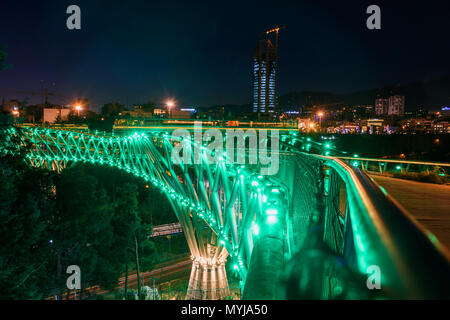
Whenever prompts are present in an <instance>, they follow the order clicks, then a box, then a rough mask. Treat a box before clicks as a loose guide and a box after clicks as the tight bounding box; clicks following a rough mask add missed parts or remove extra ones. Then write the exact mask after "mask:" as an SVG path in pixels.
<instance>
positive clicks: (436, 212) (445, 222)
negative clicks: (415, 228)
mask: <svg viewBox="0 0 450 320" xmlns="http://www.w3.org/2000/svg"><path fill="white" fill-rule="evenodd" d="M370 176H371V177H372V178H373V179H374V180H375V182H377V183H378V184H379V185H380V186H382V187H383V188H384V189H385V190H386V192H387V193H389V194H390V195H391V196H392V197H393V198H394V199H395V200H397V201H398V202H399V203H400V204H401V205H402V206H403V207H404V208H405V209H406V210H408V211H409V213H410V214H411V215H412V216H413V217H414V218H415V219H416V220H417V221H418V222H419V223H421V224H422V225H423V226H424V227H425V228H427V229H428V230H429V231H431V232H432V233H433V234H434V235H435V236H436V237H437V238H438V239H439V241H441V243H442V244H443V245H444V246H446V247H447V249H450V186H449V185H439V184H433V183H423V182H416V181H410V180H404V179H396V178H389V177H385V176H379V175H370Z"/></svg>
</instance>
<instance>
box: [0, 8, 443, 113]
mask: <svg viewBox="0 0 450 320" xmlns="http://www.w3.org/2000/svg"><path fill="white" fill-rule="evenodd" d="M71 4H77V5H78V6H80V8H81V16H82V18H81V28H82V29H81V30H68V29H67V28H66V19H67V17H68V16H69V15H68V14H66V8H67V7H68V6H69V5H71ZM370 4H377V5H379V6H380V7H381V15H382V19H381V20H382V22H381V23H382V29H381V30H374V31H371V30H368V29H367V28H366V19H367V17H368V15H367V14H366V8H367V6H368V5H370ZM449 16H450V4H449V1H448V0H443V1H434V0H428V1H417V2H416V1H399V0H396V1H392V0H391V1H376V0H372V1H343V0H341V1H321V0H315V1H300V0H295V1H289V2H282V1H272V4H271V3H270V2H267V3H264V2H262V1H251V2H250V1H238V2H233V1H208V2H203V3H199V2H195V1H178V2H174V1H153V0H146V1H134V0H128V1H93V0H90V1H77V0H71V1H61V0H58V1H20V0H16V1H9V0H6V1H5V0H2V2H1V4H0V46H5V47H6V51H7V53H8V58H7V62H8V63H9V64H10V65H11V66H10V68H9V69H7V70H4V71H2V72H0V99H2V98H5V99H12V98H19V99H22V98H23V97H24V94H19V93H17V91H35V92H39V91H40V90H41V86H42V84H41V81H43V85H44V87H47V88H49V90H50V91H53V92H57V93H60V94H63V95H65V96H66V97H67V98H66V99H61V98H58V99H50V101H52V102H57V103H67V104H68V103H71V101H72V100H73V98H75V97H83V96H84V97H87V98H89V100H90V101H91V102H92V104H93V106H94V108H96V109H98V106H100V105H102V104H104V103H106V102H110V101H119V102H121V103H124V104H125V103H127V102H128V104H129V105H131V104H134V103H142V102H144V101H147V100H154V101H157V102H160V101H164V100H165V99H166V98H168V97H172V98H175V99H176V100H177V102H178V103H179V104H180V105H181V104H182V105H189V106H190V105H196V106H208V105H217V104H234V103H235V104H241V103H248V102H250V101H251V70H252V54H253V50H254V48H255V45H256V41H257V37H258V34H260V33H262V32H264V31H265V30H267V29H269V28H271V27H273V26H274V25H275V24H279V25H285V26H286V29H283V30H281V31H280V48H279V89H280V94H283V93H287V92H289V91H302V90H320V91H332V92H337V93H344V92H352V91H357V90H362V89H369V88H373V87H377V86H381V85H383V84H395V83H399V82H401V83H404V82H409V81H416V80H418V81H422V80H428V79H431V78H433V77H436V76H440V75H444V74H448V73H449V72H450V19H449ZM28 97H29V98H31V101H30V102H35V103H39V102H40V101H41V97H40V96H39V95H28Z"/></svg>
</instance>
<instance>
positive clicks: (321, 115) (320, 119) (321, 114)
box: [317, 111, 324, 128]
mask: <svg viewBox="0 0 450 320" xmlns="http://www.w3.org/2000/svg"><path fill="white" fill-rule="evenodd" d="M317 116H318V117H319V126H320V128H322V117H323V116H324V113H323V112H322V111H319V112H317Z"/></svg>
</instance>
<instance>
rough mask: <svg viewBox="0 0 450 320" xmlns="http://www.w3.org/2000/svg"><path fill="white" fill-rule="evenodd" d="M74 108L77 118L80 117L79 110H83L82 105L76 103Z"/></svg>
mask: <svg viewBox="0 0 450 320" xmlns="http://www.w3.org/2000/svg"><path fill="white" fill-rule="evenodd" d="M75 110H77V113H78V118H79V117H80V111H81V110H83V107H82V106H80V105H79V104H78V105H76V106H75Z"/></svg>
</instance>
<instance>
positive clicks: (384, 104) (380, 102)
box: [375, 98, 389, 116]
mask: <svg viewBox="0 0 450 320" xmlns="http://www.w3.org/2000/svg"><path fill="white" fill-rule="evenodd" d="M388 107H389V99H384V98H377V99H375V114H376V115H377V116H379V115H383V114H387V113H388Z"/></svg>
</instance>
